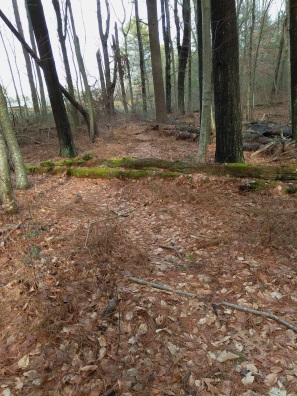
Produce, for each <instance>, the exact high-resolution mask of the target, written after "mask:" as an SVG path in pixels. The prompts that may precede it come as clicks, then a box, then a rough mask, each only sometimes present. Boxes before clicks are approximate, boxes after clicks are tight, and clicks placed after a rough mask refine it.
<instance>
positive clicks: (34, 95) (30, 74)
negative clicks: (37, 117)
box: [12, 0, 40, 114]
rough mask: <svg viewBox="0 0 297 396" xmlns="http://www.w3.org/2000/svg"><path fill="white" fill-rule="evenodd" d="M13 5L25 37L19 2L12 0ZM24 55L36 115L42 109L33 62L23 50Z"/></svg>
mask: <svg viewBox="0 0 297 396" xmlns="http://www.w3.org/2000/svg"><path fill="white" fill-rule="evenodd" d="M12 5H13V11H14V16H15V21H16V25H17V28H18V31H19V33H20V34H21V36H23V37H24V31H23V27H22V23H21V18H20V14H19V9H18V3H17V0H12ZM23 54H24V58H25V62H26V69H27V74H28V79H29V85H30V90H31V97H32V102H33V108H34V113H35V114H38V113H39V112H40V109H39V104H38V98H37V93H36V87H35V83H34V78H33V71H32V65H31V61H30V57H29V55H28V54H27V52H26V51H25V50H23Z"/></svg>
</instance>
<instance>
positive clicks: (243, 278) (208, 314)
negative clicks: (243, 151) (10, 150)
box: [0, 124, 297, 396]
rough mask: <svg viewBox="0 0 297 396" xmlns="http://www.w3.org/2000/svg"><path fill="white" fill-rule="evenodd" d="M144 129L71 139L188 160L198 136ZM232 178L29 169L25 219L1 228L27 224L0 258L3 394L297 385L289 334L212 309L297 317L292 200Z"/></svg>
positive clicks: (291, 389) (291, 391) (228, 391)
mask: <svg viewBox="0 0 297 396" xmlns="http://www.w3.org/2000/svg"><path fill="white" fill-rule="evenodd" d="M142 129H143V130H145V126H142V125H137V124H127V126H126V128H122V129H121V130H119V129H117V130H116V129H115V130H114V131H113V137H111V136H109V137H108V139H107V138H106V140H102V139H101V140H100V141H98V142H97V143H96V144H95V146H92V147H90V146H89V145H88V144H87V142H86V140H85V139H84V138H82V139H81V140H80V141H79V144H80V147H81V148H82V151H89V152H90V151H92V152H96V153H97V154H98V155H99V156H104V157H107V156H114V157H115V156H119V157H120V156H123V155H129V156H133V155H135V156H136V155H137V156H139V157H140V156H142V157H144V156H149V157H153V156H155V157H160V158H166V159H169V158H183V159H184V158H189V157H191V156H194V155H195V152H196V145H195V143H189V142H180V141H179V142H176V141H175V140H173V139H171V138H164V137H162V136H161V137H159V136H158V133H157V132H156V131H151V132H149V133H148V132H145V133H144V134H142V133H139V132H141V131H142ZM49 150H52V148H51V146H49ZM24 152H25V154H26V153H29V154H28V158H29V157H30V158H31V159H32V160H33V159H34V158H35V161H36V162H37V160H38V161H39V160H40V159H41V158H38V157H37V153H36V151H35V152H34V153H33V152H32V149H31V147H30V150H29V148H28V147H26V148H24ZM55 152H56V148H54V150H53V153H55ZM103 152H104V153H105V155H103ZM47 153H48V151H47ZM39 154H40V153H39ZM40 155H41V156H42V159H49V158H48V155H49V154H47V156H45V154H44V153H43V152H42V150H41V154H40ZM33 156H35V157H34V158H33ZM52 157H54V154H53V155H52ZM240 183H241V181H240V180H235V179H230V178H228V177H208V176H206V175H203V174H200V175H194V176H193V177H190V176H189V177H188V176H187V177H186V176H184V177H180V178H179V179H177V180H172V181H160V180H155V179H145V180H140V181H137V182H134V181H120V180H109V181H104V180H95V181H94V180H81V179H65V178H64V177H62V178H59V177H54V176H50V177H49V176H47V175H42V176H34V177H32V176H31V186H32V187H31V188H30V190H29V191H18V192H17V198H18V201H19V203H20V208H21V212H20V214H19V215H14V216H13V217H11V218H10V219H8V218H7V217H4V216H3V215H1V227H2V226H4V225H6V224H8V223H12V224H14V223H18V222H19V221H20V220H21V219H22V218H25V217H27V216H29V215H30V216H32V218H31V219H29V220H28V221H26V222H25V223H24V224H23V225H22V227H20V229H18V230H16V231H15V232H14V233H12V235H11V236H10V238H9V240H8V241H7V243H6V245H5V247H4V248H2V252H1V257H0V269H1V280H0V283H1V284H0V294H1V317H0V328H1V341H0V395H3V396H10V395H32V396H33V395H34V396H35V395H91V396H97V395H98V396H99V395H103V394H105V395H107V394H109V395H112V394H118V395H120V394H121V395H126V396H128V395H185V394H192V395H194V394H196V395H226V396H235V395H241V396H253V395H254V396H256V395H270V396H278V395H281V396H282V395H287V396H288V395H291V396H293V395H296V394H297V365H296V362H297V344H296V334H294V333H293V331H292V330H289V329H286V328H285V327H284V326H282V325H280V324H278V323H275V322H273V321H271V320H268V319H266V318H264V317H259V316H255V315H252V314H248V313H245V312H239V311H235V310H232V309H226V308H224V309H220V310H216V311H214V309H213V305H212V304H213V303H218V302H220V301H223V300H224V301H229V302H233V303H235V304H240V305H243V306H246V307H250V308H254V309H260V310H266V311H270V312H272V313H274V314H276V315H278V316H280V317H282V318H283V319H285V320H287V321H289V322H292V323H295V324H296V302H297V293H296V290H297V288H296V279H297V278H296V271H297V268H296V263H297V238H296V235H297V219H296V216H297V215H296V213H297V212H296V208H297V205H296V197H294V196H288V195H286V194H284V186H283V185H282V184H281V183H277V184H274V185H271V186H269V187H267V188H266V189H264V190H263V191H261V192H251V193H241V192H240V190H239V185H240ZM77 194H79V195H80V197H81V199H80V200H77V199H76V197H77ZM162 246H163V247H162ZM166 246H171V247H172V249H168V248H166ZM177 252H178V254H177ZM129 276H135V277H139V278H142V279H145V280H147V281H150V282H155V283H160V284H164V285H168V286H171V287H172V288H173V289H180V290H184V291H188V292H193V293H195V294H197V295H198V298H188V297H185V296H182V295H178V294H174V293H169V292H164V291H161V290H157V289H153V288H150V287H147V286H141V285H138V284H135V283H131V282H129V280H128V277H129Z"/></svg>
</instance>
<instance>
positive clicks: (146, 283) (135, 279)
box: [128, 276, 196, 297]
mask: <svg viewBox="0 0 297 396" xmlns="http://www.w3.org/2000/svg"><path fill="white" fill-rule="evenodd" d="M128 279H129V280H131V281H132V282H135V283H139V284H140V285H147V286H151V287H154V288H155V289H160V290H166V291H170V292H173V293H177V294H183V295H185V296H188V297H196V294H194V293H189V292H185V291H182V290H174V289H172V288H171V287H170V286H165V285H160V284H158V283H152V282H148V281H145V280H142V279H139V278H134V277H133V276H129V278H128Z"/></svg>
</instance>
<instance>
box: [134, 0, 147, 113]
mask: <svg viewBox="0 0 297 396" xmlns="http://www.w3.org/2000/svg"><path fill="white" fill-rule="evenodd" d="M134 6H135V20H136V29H137V40H138V49H139V67H140V78H141V94H142V110H143V112H144V114H146V113H147V101H146V85H145V64H144V52H143V44H142V38H141V30H140V19H139V11H138V0H135V1H134Z"/></svg>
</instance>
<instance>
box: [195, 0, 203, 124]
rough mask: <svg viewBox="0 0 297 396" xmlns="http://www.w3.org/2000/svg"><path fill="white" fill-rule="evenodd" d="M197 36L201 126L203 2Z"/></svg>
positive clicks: (198, 19) (198, 14)
mask: <svg viewBox="0 0 297 396" xmlns="http://www.w3.org/2000/svg"><path fill="white" fill-rule="evenodd" d="M196 13H197V17H196V22H197V26H196V28H197V34H198V69H199V71H198V73H199V110H200V124H201V121H202V120H201V117H202V95H203V79H202V76H203V42H202V5H201V0H197V9H196Z"/></svg>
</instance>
